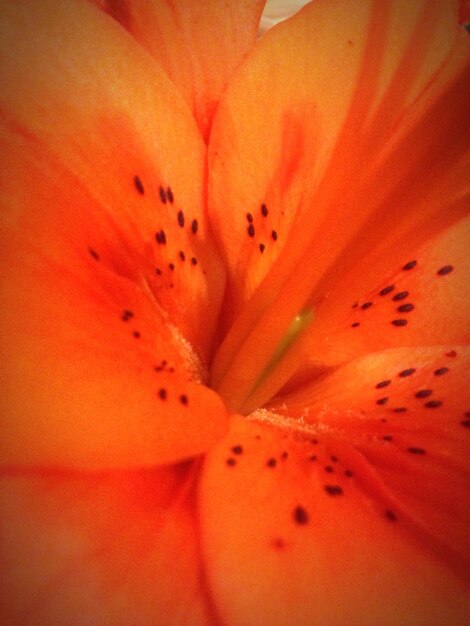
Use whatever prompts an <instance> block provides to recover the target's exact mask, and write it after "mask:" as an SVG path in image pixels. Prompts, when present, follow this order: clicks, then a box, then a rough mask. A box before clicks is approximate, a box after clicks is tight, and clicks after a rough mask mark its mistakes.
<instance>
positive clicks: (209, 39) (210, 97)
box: [98, 0, 265, 139]
mask: <svg viewBox="0 0 470 626" xmlns="http://www.w3.org/2000/svg"><path fill="white" fill-rule="evenodd" d="M264 1H265V0H231V1H230V2H223V3H221V2H220V1H219V0H205V2H187V0H171V1H170V0H164V1H162V0H150V1H149V0H132V1H129V0H124V1H118V2H115V0H108V1H106V2H98V4H99V5H102V6H103V5H104V7H103V8H104V9H105V10H106V11H107V12H108V13H110V15H112V16H113V17H114V18H115V19H117V20H118V21H119V22H121V24H122V25H123V26H124V27H125V28H127V29H128V30H129V31H130V32H131V33H132V34H133V35H134V37H135V38H136V39H137V41H139V42H140V43H141V44H142V45H143V46H144V47H145V48H146V49H147V50H148V51H149V52H150V54H152V56H153V57H154V58H155V59H156V60H157V61H158V62H159V63H160V65H161V66H162V67H163V68H164V69H165V71H166V72H167V73H168V76H169V77H170V78H171V79H172V80H173V82H174V83H175V84H176V85H177V87H178V89H179V90H180V92H181V93H182V94H183V96H184V98H185V100H186V102H187V103H188V105H189V106H190V107H191V110H192V111H193V114H194V117H195V118H196V121H197V123H198V126H199V129H200V130H201V133H202V134H203V136H204V137H205V138H206V139H207V137H208V136H209V132H210V126H211V123H212V118H213V115H214V111H215V109H216V107H217V103H218V101H219V99H220V96H221V94H222V92H223V90H224V89H225V87H226V85H227V82H228V80H229V78H230V76H231V75H232V74H233V72H234V70H235V69H236V68H237V66H238V65H239V63H240V61H241V60H242V58H243V57H244V56H245V54H246V53H247V52H248V50H249V49H250V48H251V46H252V45H253V43H254V42H255V38H256V30H257V27H258V22H259V19H260V16H261V12H262V9H263V6H264Z"/></svg>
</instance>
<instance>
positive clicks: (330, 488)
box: [324, 485, 343, 496]
mask: <svg viewBox="0 0 470 626" xmlns="http://www.w3.org/2000/svg"><path fill="white" fill-rule="evenodd" d="M324 489H325V491H326V493H327V494H328V495H330V496H341V495H343V488H342V487H340V486H339V485H325V486H324Z"/></svg>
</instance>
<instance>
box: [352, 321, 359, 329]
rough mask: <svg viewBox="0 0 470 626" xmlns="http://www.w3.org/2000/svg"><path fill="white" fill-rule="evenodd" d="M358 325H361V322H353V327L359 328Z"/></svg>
mask: <svg viewBox="0 0 470 626" xmlns="http://www.w3.org/2000/svg"><path fill="white" fill-rule="evenodd" d="M358 326H360V322H353V323H352V324H351V328H357V327H358Z"/></svg>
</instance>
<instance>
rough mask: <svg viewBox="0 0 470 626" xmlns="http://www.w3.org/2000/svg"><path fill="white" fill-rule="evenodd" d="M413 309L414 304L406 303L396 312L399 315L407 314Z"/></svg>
mask: <svg viewBox="0 0 470 626" xmlns="http://www.w3.org/2000/svg"><path fill="white" fill-rule="evenodd" d="M414 308H415V305H414V304H411V303H410V302H407V303H406V304H402V305H401V306H399V307H398V308H397V311H398V312H399V313H408V312H409V311H412V310H413V309H414Z"/></svg>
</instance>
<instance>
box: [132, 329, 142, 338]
mask: <svg viewBox="0 0 470 626" xmlns="http://www.w3.org/2000/svg"><path fill="white" fill-rule="evenodd" d="M132 334H133V335H134V337H135V338H136V339H140V333H139V331H138V330H134V332H133V333H132Z"/></svg>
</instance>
